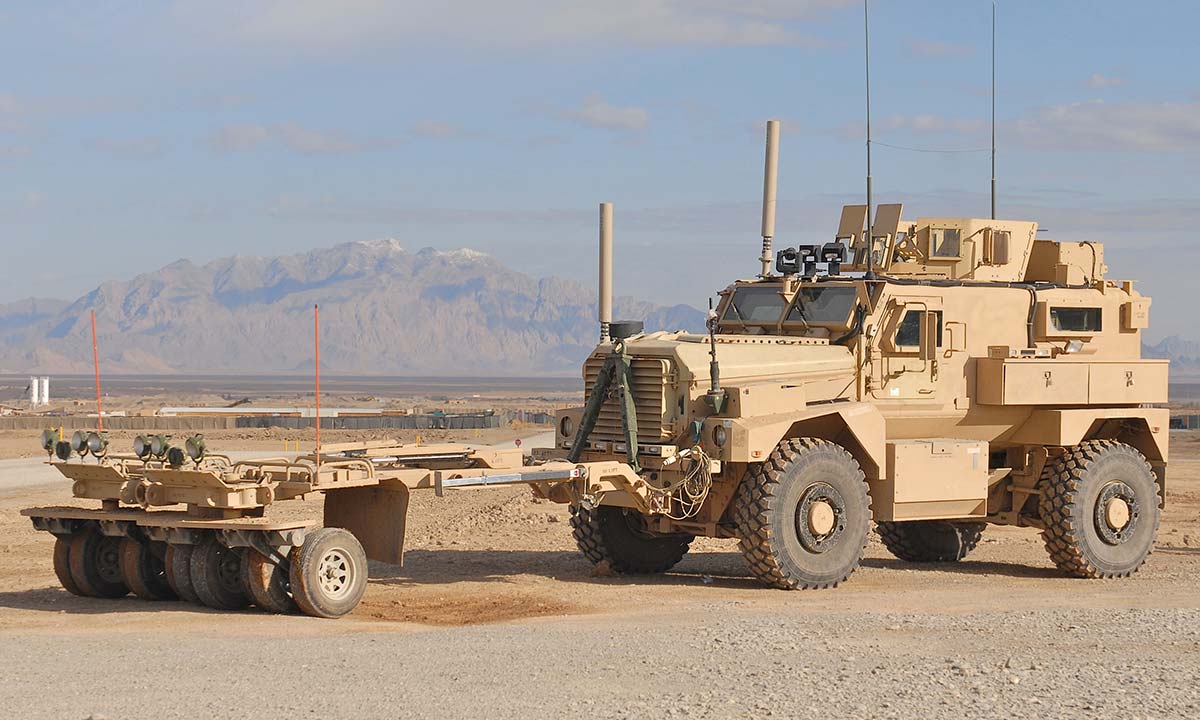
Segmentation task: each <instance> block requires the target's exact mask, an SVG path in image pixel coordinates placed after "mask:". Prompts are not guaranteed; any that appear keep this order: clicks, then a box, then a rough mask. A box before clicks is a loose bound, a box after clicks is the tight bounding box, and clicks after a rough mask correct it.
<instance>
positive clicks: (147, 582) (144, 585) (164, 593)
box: [121, 537, 178, 600]
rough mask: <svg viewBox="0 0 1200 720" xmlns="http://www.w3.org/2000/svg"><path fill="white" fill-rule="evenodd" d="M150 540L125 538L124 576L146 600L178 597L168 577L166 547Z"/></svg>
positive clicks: (122, 564)
mask: <svg viewBox="0 0 1200 720" xmlns="http://www.w3.org/2000/svg"><path fill="white" fill-rule="evenodd" d="M163 544H164V543H153V542H151V541H149V540H147V541H141V540H137V539H136V538H131V537H127V538H122V539H121V576H122V577H123V578H124V579H125V584H126V585H128V586H129V589H130V590H132V591H133V594H134V595H137V596H138V597H140V598H141V599H143V600H174V599H176V597H178V596H177V595H176V594H175V591H174V590H172V589H171V584H170V583H169V582H168V581H167V566H166V563H165V562H164V560H163V556H164V555H165V554H166V550H164V549H163V548H162V547H156V545H163Z"/></svg>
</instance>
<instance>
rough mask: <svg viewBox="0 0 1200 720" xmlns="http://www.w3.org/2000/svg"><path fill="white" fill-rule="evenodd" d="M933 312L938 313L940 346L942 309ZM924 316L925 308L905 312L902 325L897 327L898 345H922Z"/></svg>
mask: <svg viewBox="0 0 1200 720" xmlns="http://www.w3.org/2000/svg"><path fill="white" fill-rule="evenodd" d="M933 314H934V315H937V344H938V347H941V345H942V311H941V310H934V311H933ZM924 316H925V311H924V310H909V311H907V312H905V313H904V317H903V318H902V319H901V320H900V325H898V326H897V327H896V347H899V348H918V347H920V346H921V318H923V317H924Z"/></svg>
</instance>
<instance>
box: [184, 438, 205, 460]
mask: <svg viewBox="0 0 1200 720" xmlns="http://www.w3.org/2000/svg"><path fill="white" fill-rule="evenodd" d="M183 448H184V450H186V451H187V455H188V457H190V458H191V459H192V460H194V461H196V462H200V461H201V460H202V459H204V453H205V451H206V450H208V448H207V447H206V446H205V444H204V436H203V435H193V436H191V437H190V438H188V439H187V442H186V443H184V445H183Z"/></svg>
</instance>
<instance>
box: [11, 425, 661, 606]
mask: <svg viewBox="0 0 1200 720" xmlns="http://www.w3.org/2000/svg"><path fill="white" fill-rule="evenodd" d="M528 462H534V461H532V460H529V459H527V458H526V457H525V456H524V455H523V453H522V452H521V451H520V450H519V449H499V448H492V447H476V446H470V445H459V444H441V445H402V444H397V443H395V442H392V441H380V442H366V443H346V444H339V445H326V446H325V447H323V448H322V451H321V452H320V454H315V453H314V454H308V455H301V456H299V457H296V458H283V457H280V458H265V459H259V460H244V461H239V462H233V461H231V460H229V459H228V458H222V459H219V460H210V459H207V458H199V459H193V461H192V462H191V463H190V464H188V465H186V466H180V467H171V466H168V465H163V464H162V463H155V462H145V461H141V460H136V461H135V460H130V459H129V458H125V457H99V458H96V459H95V462H89V461H87V460H85V459H84V458H83V457H80V458H77V459H75V460H68V461H61V462H59V461H51V462H50V464H51V465H52V466H53V467H55V468H56V469H57V470H58V471H59V472H60V473H62V475H63V476H64V477H66V478H68V479H70V480H71V481H72V492H73V494H74V495H75V497H76V499H80V500H92V501H97V500H98V501H99V507H81V506H59V507H39V508H29V509H26V510H22V511H21V513H22V514H23V515H25V516H28V517H29V518H30V519H31V520H32V522H33V525H34V527H35V528H37V529H38V530H43V531H46V532H49V533H51V534H53V535H54V536H55V537H56V543H55V549H54V570H55V573H56V575H57V576H58V578H59V580H60V582H61V583H62V585H63V587H64V588H65V589H67V590H68V591H69V592H72V593H74V594H76V595H81V596H88V597H104V598H115V597H123V596H125V595H127V594H129V593H131V592H132V593H133V594H134V595H137V596H138V597H141V598H143V599H146V600H170V599H176V598H179V599H184V600H189V601H192V602H194V603H198V604H202V605H206V606H209V607H212V608H215V609H221V610H238V609H241V608H245V607H248V606H250V605H254V606H257V607H259V608H260V609H263V610H267V611H270V612H279V613H285V612H293V611H296V610H299V611H301V612H304V613H306V614H309V615H313V616H318V617H327V618H335V617H340V616H342V615H345V614H346V613H348V612H350V611H351V610H353V609H354V607H355V606H356V605H357V604H358V602H359V601H360V600H361V598H362V595H363V592H364V590H365V588H366V583H367V575H368V568H367V561H368V559H370V560H376V561H381V562H387V563H392V564H401V563H402V560H403V550H404V532H405V526H406V516H407V511H408V500H409V493H410V491H411V490H418V489H425V490H433V491H434V492H436V493H437V494H438V495H439V496H440V495H443V494H444V493H445V492H447V491H451V490H457V489H469V488H485V487H503V486H511V485H528V486H531V488H532V489H533V491H534V493H535V494H537V495H540V496H543V497H547V498H553V499H557V500H559V501H562V502H575V503H577V504H579V503H586V501H587V499H588V498H592V497H596V496H602V495H606V494H615V495H619V496H620V497H623V498H626V499H627V500H626V501H627V502H630V503H632V504H634V506H636V507H638V509H639V510H641V511H643V512H650V506H649V505H648V504H647V503H648V497H649V494H648V491H647V489H646V486H645V483H644V482H643V481H642V480H641V478H640V477H639V476H638V475H637V474H636V473H635V472H634V471H633V469H632V468H630V467H629V466H628V465H626V464H625V463H621V462H616V461H604V462H595V463H568V462H561V461H548V462H542V463H540V464H527V463H528ZM312 493H320V494H322V495H323V496H324V499H325V504H324V517H323V522H316V521H306V520H298V521H297V520H276V519H273V518H270V517H268V512H269V510H270V508H271V507H272V506H273V505H276V504H277V503H280V502H285V501H287V500H291V499H296V498H303V497H304V496H306V495H309V494H312Z"/></svg>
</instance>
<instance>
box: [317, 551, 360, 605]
mask: <svg viewBox="0 0 1200 720" xmlns="http://www.w3.org/2000/svg"><path fill="white" fill-rule="evenodd" d="M351 567H352V564H351V561H350V559H349V558H348V557H346V555H345V554H343V553H342V552H341V551H340V550H330V551H329V552H327V553H325V557H323V558H321V564H320V565H319V566H318V567H317V582H318V583H319V584H320V586H321V591H322V592H323V593H324V594H325V595H326V596H328V597H330V598H336V597H339V596H341V595H345V594H346V593H347V592H349V590H350V586H351V584H352V583H351V582H350V575H351Z"/></svg>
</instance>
